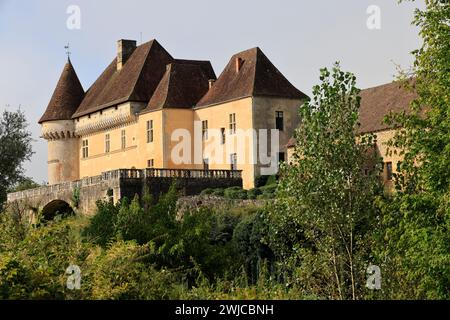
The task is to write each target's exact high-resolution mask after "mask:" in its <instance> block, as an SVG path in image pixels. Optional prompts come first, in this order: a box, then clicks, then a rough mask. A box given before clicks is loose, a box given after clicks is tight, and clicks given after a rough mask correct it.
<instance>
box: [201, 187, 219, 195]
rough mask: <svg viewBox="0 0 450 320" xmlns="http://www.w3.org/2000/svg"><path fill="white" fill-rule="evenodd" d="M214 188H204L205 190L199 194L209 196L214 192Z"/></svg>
mask: <svg viewBox="0 0 450 320" xmlns="http://www.w3.org/2000/svg"><path fill="white" fill-rule="evenodd" d="M214 190H215V189H214V188H206V189H203V190H202V192H200V194H201V195H202V196H203V195H209V194H212V193H213V192H214Z"/></svg>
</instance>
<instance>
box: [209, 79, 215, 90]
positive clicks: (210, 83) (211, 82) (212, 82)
mask: <svg viewBox="0 0 450 320" xmlns="http://www.w3.org/2000/svg"><path fill="white" fill-rule="evenodd" d="M214 82H216V79H209V80H208V84H209V89H211V88H212V86H213V84H214Z"/></svg>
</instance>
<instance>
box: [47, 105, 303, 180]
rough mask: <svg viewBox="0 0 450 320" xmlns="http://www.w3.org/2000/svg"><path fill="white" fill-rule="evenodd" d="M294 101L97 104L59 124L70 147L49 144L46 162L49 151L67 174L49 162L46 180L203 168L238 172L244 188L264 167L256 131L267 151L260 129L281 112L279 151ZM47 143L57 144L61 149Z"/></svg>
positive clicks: (294, 112) (294, 118)
mask: <svg viewBox="0 0 450 320" xmlns="http://www.w3.org/2000/svg"><path fill="white" fill-rule="evenodd" d="M300 104H301V100H295V99H282V98H271V97H247V98H242V99H237V100H234V101H229V102H225V103H221V104H217V105H211V106H206V107H199V108H163V109H159V110H151V111H144V112H143V110H144V108H145V105H144V104H139V103H133V102H127V103H124V104H121V105H118V106H114V107H110V108H107V109H103V110H102V111H97V112H94V113H92V114H89V115H86V116H82V117H80V118H78V119H75V120H73V121H72V120H69V121H65V122H64V123H65V125H66V126H67V125H68V124H69V125H72V127H73V128H72V130H73V132H74V133H75V137H74V138H73V139H72V142H71V145H66V144H65V143H67V141H63V143H61V142H52V141H49V159H52V157H53V156H50V153H53V154H55V157H56V158H59V159H65V160H64V161H66V162H67V161H69V162H70V165H69V167H71V168H72V169H71V170H72V171H71V173H70V174H64V175H61V174H59V173H58V172H60V171H61V169H60V168H59V167H58V168H57V167H56V166H55V165H54V164H53V163H50V161H49V177H51V179H50V181H49V182H50V183H51V184H54V183H58V182H63V181H71V180H77V179H81V178H85V177H91V176H96V175H100V174H101V173H102V172H105V171H109V170H114V169H119V168H136V169H143V168H148V167H154V168H168V169H206V168H207V169H211V170H214V169H222V170H231V169H234V170H242V179H243V187H244V188H246V189H250V188H253V187H254V181H255V178H256V176H258V175H260V174H264V172H261V168H263V167H267V165H262V164H261V163H260V159H259V156H258V151H259V149H258V146H259V137H261V136H262V134H265V135H266V136H268V138H267V145H268V152H267V153H268V156H269V155H270V153H271V150H270V142H271V140H270V131H269V132H268V133H266V132H264V133H261V132H259V130H260V129H266V130H267V129H269V130H270V129H275V117H276V112H282V113H283V130H282V131H280V132H279V141H278V145H279V146H280V149H279V150H278V149H277V150H274V152H275V153H278V152H283V153H285V152H286V148H285V145H286V143H287V141H288V139H289V137H290V136H291V135H292V134H293V131H294V128H296V127H297V126H298V124H299V118H298V107H299V106H300ZM230 119H233V120H230ZM230 121H231V122H232V123H231V122H230ZM66 122H67V123H66ZM206 122H207V131H208V136H207V137H203V131H202V124H204V123H206ZM56 123H59V122H58V121H56ZM61 123H62V122H61ZM50 124H51V123H45V124H44V126H43V130H48V129H47V128H48V126H49V125H50ZM60 125H61V124H60ZM53 126H54V124H53ZM231 128H234V129H235V131H234V130H232V129H231ZM149 131H151V133H150V132H149ZM253 132H255V134H256V135H254V134H253ZM186 133H187V134H188V135H187V136H183V134H184V135H185V134H186ZM186 138H187V139H186ZM219 140H220V141H219ZM222 140H223V141H222ZM52 143H57V144H58V145H61V146H63V150H60V149H61V148H57V147H55V146H53V145H52ZM213 146H215V148H212V147H213ZM217 147H218V148H217ZM233 156H234V157H235V159H236V164H235V165H234V166H232V162H233ZM180 159H181V160H180ZM206 163H208V164H207V165H206ZM274 166H275V167H278V164H274Z"/></svg>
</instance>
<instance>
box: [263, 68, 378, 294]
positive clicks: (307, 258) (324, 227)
mask: <svg viewBox="0 0 450 320" xmlns="http://www.w3.org/2000/svg"><path fill="white" fill-rule="evenodd" d="M320 80H321V83H320V85H316V86H314V87H313V98H312V99H311V100H310V101H308V102H307V103H305V104H304V105H303V106H302V107H301V108H300V118H301V124H300V127H299V128H298V129H297V130H296V134H295V136H296V139H297V144H296V146H295V151H294V160H293V161H294V163H295V165H293V166H289V167H286V166H284V167H283V169H282V171H281V174H280V177H281V178H280V181H279V186H278V190H277V196H276V199H275V201H274V204H273V205H271V206H270V207H269V210H268V214H267V225H268V226H269V232H268V233H269V239H268V242H269V244H270V246H271V248H272V250H273V251H274V253H275V254H276V255H277V258H278V261H279V264H280V265H281V267H282V270H284V272H285V273H286V274H284V276H283V277H284V280H285V281H287V285H289V284H295V285H298V286H300V287H301V288H303V293H304V294H306V295H315V296H321V297H326V298H332V299H334V298H337V299H356V298H360V297H361V296H362V288H361V287H362V283H363V279H364V273H365V269H366V267H367V264H368V262H369V261H367V254H368V247H369V245H368V239H367V234H368V232H369V230H370V228H371V223H372V221H374V218H375V215H376V211H375V210H374V206H373V199H374V197H375V195H376V194H377V193H378V192H379V190H380V187H379V179H378V171H377V170H376V169H375V170H370V172H369V174H368V175H365V173H364V171H365V170H364V169H366V168H367V166H368V164H369V163H371V167H373V163H375V162H374V161H375V160H376V159H375V157H376V156H375V150H374V148H373V138H374V137H373V136H372V135H366V136H363V137H357V136H356V132H357V129H358V125H359V123H358V111H359V106H360V97H359V92H360V90H359V89H357V88H356V87H355V82H356V78H355V76H354V75H353V74H351V73H348V72H343V71H341V70H340V67H339V64H338V63H336V64H335V65H334V67H333V68H332V70H331V71H329V70H328V69H326V68H325V69H322V70H321V72H320ZM364 283H365V282H364Z"/></svg>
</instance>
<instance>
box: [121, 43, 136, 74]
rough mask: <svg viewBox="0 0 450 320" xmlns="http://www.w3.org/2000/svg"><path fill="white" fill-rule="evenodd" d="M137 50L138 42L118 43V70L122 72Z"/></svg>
mask: <svg viewBox="0 0 450 320" xmlns="http://www.w3.org/2000/svg"><path fill="white" fill-rule="evenodd" d="M134 49H136V40H124V39H121V40H119V41H117V70H121V69H122V67H123V66H124V64H125V63H126V62H127V60H128V58H129V57H130V56H131V54H132V53H133V51H134Z"/></svg>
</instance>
